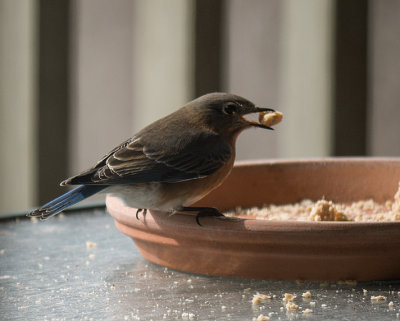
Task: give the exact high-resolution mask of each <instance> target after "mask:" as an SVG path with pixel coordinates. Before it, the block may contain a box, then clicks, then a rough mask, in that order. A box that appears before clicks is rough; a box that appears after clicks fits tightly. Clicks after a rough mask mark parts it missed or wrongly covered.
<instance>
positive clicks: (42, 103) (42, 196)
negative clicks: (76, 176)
mask: <svg viewBox="0 0 400 321" xmlns="http://www.w3.org/2000/svg"><path fill="white" fill-rule="evenodd" d="M69 22H70V1H69V0H62V1H52V0H40V1H39V48H38V49H39V51H38V57H39V59H38V63H39V69H38V77H39V82H38V87H39V88H38V142H39V146H38V176H39V178H40V179H38V185H39V201H40V202H41V203H43V202H46V201H48V200H49V199H51V198H53V197H55V196H57V195H58V194H60V193H61V192H63V191H65V190H64V189H61V188H58V187H57V183H58V182H60V181H61V180H63V179H64V178H66V177H67V173H68V172H67V169H68V129H69V126H68V120H69V113H68V109H69V104H70V91H69V89H70V88H69V87H70V86H69V76H70V74H69V58H70V43H69Z"/></svg>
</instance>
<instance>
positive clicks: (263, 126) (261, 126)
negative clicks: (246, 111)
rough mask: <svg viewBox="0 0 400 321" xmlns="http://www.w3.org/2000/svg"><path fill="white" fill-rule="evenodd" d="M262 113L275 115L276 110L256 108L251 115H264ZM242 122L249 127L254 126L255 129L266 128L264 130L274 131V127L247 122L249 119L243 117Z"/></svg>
mask: <svg viewBox="0 0 400 321" xmlns="http://www.w3.org/2000/svg"><path fill="white" fill-rule="evenodd" d="M262 112H264V113H265V112H266V113H274V112H275V110H274V109H272V108H265V107H255V108H254V110H253V111H251V112H250V113H251V114H252V113H262ZM242 120H243V121H244V122H245V123H246V124H247V125H250V126H253V127H260V128H264V129H269V130H274V129H273V128H272V127H268V126H265V125H263V124H261V123H259V122H257V121H250V120H247V119H246V118H244V117H242Z"/></svg>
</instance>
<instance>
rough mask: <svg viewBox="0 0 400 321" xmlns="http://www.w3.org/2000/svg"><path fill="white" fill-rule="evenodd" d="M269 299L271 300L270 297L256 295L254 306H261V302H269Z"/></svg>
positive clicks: (253, 301)
mask: <svg viewBox="0 0 400 321" xmlns="http://www.w3.org/2000/svg"><path fill="white" fill-rule="evenodd" d="M269 299H271V296H270V295H266V294H261V293H257V294H254V296H253V300H252V303H253V304H260V303H261V301H265V300H269Z"/></svg>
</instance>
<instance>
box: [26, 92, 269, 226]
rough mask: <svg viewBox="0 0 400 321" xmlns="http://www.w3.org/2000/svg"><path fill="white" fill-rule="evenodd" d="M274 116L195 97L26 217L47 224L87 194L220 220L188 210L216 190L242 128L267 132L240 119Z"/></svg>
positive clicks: (219, 97)
mask: <svg viewBox="0 0 400 321" xmlns="http://www.w3.org/2000/svg"><path fill="white" fill-rule="evenodd" d="M260 112H266V113H268V112H274V110H273V109H271V108H261V107H256V106H255V105H254V104H253V103H252V102H250V101H249V100H247V99H245V98H242V97H240V96H237V95H232V94H228V93H211V94H206V95H204V96H201V97H199V98H197V99H195V100H193V101H191V102H189V103H187V104H186V105H185V106H183V107H182V108H180V109H178V110H177V111H175V112H174V113H172V114H170V115H168V116H166V117H164V118H161V119H159V120H157V121H155V122H154V123H152V124H150V125H148V126H147V127H145V128H144V129H142V130H141V131H139V132H138V133H137V134H136V135H135V136H133V137H132V138H129V139H128V140H126V141H125V142H123V143H122V144H120V145H118V146H117V147H115V148H114V149H113V150H111V151H110V152H109V153H108V154H107V155H105V156H104V157H103V158H102V159H101V160H100V161H99V162H98V163H97V164H96V165H94V166H93V167H92V168H90V169H88V170H86V171H84V172H82V173H81V174H79V175H76V176H73V177H70V178H68V179H66V180H64V181H63V182H61V186H65V185H78V186H77V187H76V188H75V189H73V190H71V191H69V192H67V193H65V194H63V195H62V196H60V197H58V198H56V199H54V200H52V201H51V202H49V203H47V204H45V205H43V206H42V207H40V208H39V209H36V210H34V211H32V212H31V213H29V214H27V215H28V216H31V217H34V216H36V217H40V218H41V219H47V218H49V217H51V216H53V215H56V214H58V213H60V212H61V211H62V210H64V209H65V208H67V207H69V206H71V205H73V204H75V203H77V202H79V201H82V200H83V199H86V198H87V197H89V196H92V195H93V194H96V193H99V192H105V193H108V194H112V195H115V196H118V197H119V198H120V199H122V201H123V202H124V203H125V204H126V205H128V206H131V207H134V208H137V209H138V212H137V213H136V216H137V215H138V213H139V212H140V211H144V212H145V211H146V210H147V209H157V210H162V211H168V212H174V211H188V212H192V211H193V212H197V216H196V221H197V222H198V223H199V221H198V218H199V217H201V216H209V215H211V216H213V215H215V216H220V215H222V214H221V213H220V212H219V211H218V210H217V209H216V208H211V207H191V206H190V205H191V204H193V203H195V202H196V201H198V200H199V199H201V198H203V197H204V196H205V195H206V194H208V193H209V192H210V191H212V190H213V189H214V188H216V187H217V186H219V185H220V184H221V183H222V182H223V181H224V179H225V178H226V177H227V176H228V174H229V173H230V171H231V170H232V167H233V163H234V159H235V142H236V138H237V137H238V135H239V134H240V133H241V132H242V131H243V130H244V129H247V128H250V127H260V128H265V129H272V128H271V127H269V126H267V125H264V124H262V123H259V122H256V121H250V120H247V119H246V118H245V117H244V116H245V115H247V114H251V113H260Z"/></svg>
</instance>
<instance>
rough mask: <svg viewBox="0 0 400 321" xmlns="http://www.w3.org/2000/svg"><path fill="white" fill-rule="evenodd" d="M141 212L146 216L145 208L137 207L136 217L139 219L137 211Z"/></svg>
mask: <svg viewBox="0 0 400 321" xmlns="http://www.w3.org/2000/svg"><path fill="white" fill-rule="evenodd" d="M141 212H143V216H146V214H147V208H138V209H137V211H136V219H137V220H138V219H139V213H141Z"/></svg>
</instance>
